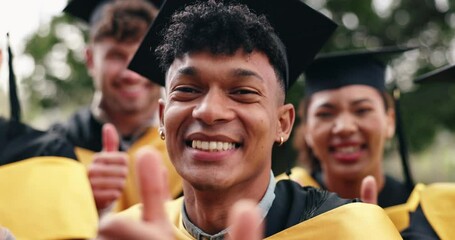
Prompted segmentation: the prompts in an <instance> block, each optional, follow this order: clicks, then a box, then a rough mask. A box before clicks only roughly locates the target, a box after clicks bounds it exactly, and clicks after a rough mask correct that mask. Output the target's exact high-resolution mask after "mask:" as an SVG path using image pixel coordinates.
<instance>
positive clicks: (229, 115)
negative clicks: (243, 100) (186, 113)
mask: <svg viewBox="0 0 455 240" xmlns="http://www.w3.org/2000/svg"><path fill="white" fill-rule="evenodd" d="M192 116H193V117H194V118H195V119H198V120H200V121H202V122H204V123H205V124H207V125H214V124H217V123H222V122H228V121H230V120H232V119H233V118H234V117H235V116H234V112H233V111H232V109H231V104H230V99H229V97H228V96H227V95H226V94H225V93H224V92H223V91H222V90H209V91H208V92H207V93H206V94H205V95H204V96H203V97H202V98H201V100H200V102H198V104H197V106H196V107H195V108H194V109H193V114H192Z"/></svg>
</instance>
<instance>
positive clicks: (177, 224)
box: [118, 197, 401, 240]
mask: <svg viewBox="0 0 455 240" xmlns="http://www.w3.org/2000/svg"><path fill="white" fill-rule="evenodd" d="M182 204H183V197H181V198H179V199H176V200H173V201H170V202H168V203H167V204H166V211H167V213H168V216H169V219H170V221H171V223H172V224H173V226H174V233H175V235H176V239H177V240H195V238H193V237H192V236H191V235H190V234H189V233H188V232H187V231H186V229H185V228H184V226H183V223H182V215H181V209H182ZM141 214H142V206H141V205H140V204H138V205H135V206H133V207H132V208H130V209H128V210H126V211H124V212H121V213H120V214H119V215H118V216H121V217H127V218H132V219H135V220H140V219H141ZM266 239H267V240H278V239H280V240H300V239H321V240H324V239H327V240H329V239H330V240H332V239H353V240H356V239H358V240H363V239H372V240H374V239H378V240H382V239H401V236H400V234H399V233H398V231H396V229H395V227H394V225H393V223H392V222H391V221H390V219H389V218H388V217H387V215H386V214H385V213H384V211H383V209H382V208H380V207H378V206H376V205H372V204H366V203H350V204H345V205H343V206H341V207H338V208H335V209H333V210H330V211H328V212H325V213H323V214H321V215H318V216H316V217H313V218H311V219H309V220H306V221H304V222H301V223H299V224H297V225H294V226H292V227H290V228H288V229H285V230H283V231H281V232H279V233H277V234H275V235H273V236H270V237H268V238H266Z"/></svg>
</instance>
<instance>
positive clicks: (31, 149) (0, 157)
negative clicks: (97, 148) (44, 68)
mask: <svg viewBox="0 0 455 240" xmlns="http://www.w3.org/2000/svg"><path fill="white" fill-rule="evenodd" d="M7 48H8V49H7V50H8V69H9V80H8V82H9V98H10V111H11V114H10V115H11V117H10V119H5V118H2V117H0V166H1V165H4V164H9V163H13V162H17V161H20V160H23V159H27V158H31V157H36V156H62V157H67V158H72V159H76V155H75V153H74V150H73V148H74V147H73V146H72V145H71V144H69V143H68V142H67V141H66V139H63V138H61V137H60V136H57V135H56V134H50V133H45V132H42V131H39V130H36V129H33V128H32V127H30V126H27V125H26V124H24V123H22V122H21V106H20V102H19V98H18V95H17V86H16V75H15V74H14V69H13V53H12V51H11V47H10V43H9V34H7Z"/></svg>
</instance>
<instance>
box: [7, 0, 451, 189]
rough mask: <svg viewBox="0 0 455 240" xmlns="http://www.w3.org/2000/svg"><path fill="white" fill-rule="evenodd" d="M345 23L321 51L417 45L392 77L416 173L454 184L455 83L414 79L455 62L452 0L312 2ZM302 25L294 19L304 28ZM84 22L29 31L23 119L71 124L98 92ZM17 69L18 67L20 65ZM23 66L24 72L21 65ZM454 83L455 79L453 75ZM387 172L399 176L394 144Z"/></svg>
mask: <svg viewBox="0 0 455 240" xmlns="http://www.w3.org/2000/svg"><path fill="white" fill-rule="evenodd" d="M305 2H306V3H308V4H309V5H310V6H312V7H313V8H315V9H317V10H319V11H321V12H323V13H324V14H326V15H327V16H328V17H330V18H332V19H333V20H334V21H336V22H337V23H338V24H339V28H338V29H337V31H336V33H335V34H334V35H333V37H332V38H331V39H330V41H329V43H328V44H327V45H326V46H325V47H324V49H323V52H329V51H335V50H347V49H357V48H375V47H380V46H391V45H403V46H404V45H407V46H410V45H412V46H419V48H418V50H416V51H411V52H408V53H405V54H403V55H402V56H400V57H398V58H396V59H394V60H393V61H392V62H391V63H390V64H391V67H390V73H391V74H390V76H392V77H391V79H394V82H395V83H396V84H397V86H398V87H399V88H400V90H401V91H402V98H401V106H400V108H401V110H402V115H403V120H404V122H405V133H406V137H407V142H408V144H409V149H410V150H411V156H410V160H411V169H412V172H413V174H414V178H415V179H417V180H418V181H422V182H427V183H428V182H435V181H455V174H454V172H455V137H454V136H455V135H454V131H455V84H453V85H452V84H448V83H446V84H428V85H422V86H418V85H415V84H414V83H413V82H412V79H413V78H415V77H416V76H418V75H420V74H422V73H425V72H428V71H430V70H433V69H436V68H439V67H442V66H444V65H447V64H453V63H455V1H452V0H418V1H416V0H363V1H359V0H306V1H305ZM298 25H299V23H294V26H295V27H298ZM86 30H87V29H86V26H84V25H83V24H80V23H78V22H77V21H73V20H72V19H70V18H69V17H67V16H63V15H58V16H56V17H54V18H53V19H52V21H50V22H49V23H46V24H41V25H40V27H39V29H38V30H37V31H36V32H35V33H33V34H32V35H30V36H29V37H28V38H27V40H26V43H25V46H24V48H23V52H21V53H20V57H21V58H23V59H27V60H28V61H29V62H30V65H31V66H33V67H32V69H31V70H30V71H28V73H26V74H24V75H23V77H22V78H21V79H19V80H20V91H21V92H20V97H21V101H22V103H23V105H24V109H23V115H24V120H25V121H26V122H28V123H30V124H32V125H33V126H35V127H37V128H40V129H46V128H47V127H48V126H49V125H50V124H51V123H53V122H55V121H65V120H66V119H67V118H68V117H69V115H70V114H71V113H72V112H73V111H75V109H77V108H78V107H80V106H82V105H86V104H89V102H90V101H91V96H92V93H93V86H92V83H91V80H90V77H89V76H88V74H87V71H86V69H85V66H84V41H85V40H86V38H87V35H86ZM16 69H17V67H16ZM17 70H19V69H17ZM454 83H455V79H454ZM4 86H5V85H3V87H2V89H1V91H0V106H6V107H1V108H0V115H3V116H7V115H8V107H7V106H8V104H7V103H8V102H7V94H6V93H5V88H4ZM303 88H304V79H300V80H299V81H298V83H297V84H296V85H295V86H294V87H293V88H292V90H291V91H290V94H289V96H288V101H289V102H292V103H295V104H297V103H298V100H299V99H300V98H301V96H302V91H303V90H302V89H303ZM291 142H292V140H290V141H288V142H287V143H286V144H285V145H284V146H282V147H280V148H277V149H275V152H274V162H273V168H274V171H275V173H280V172H283V171H284V170H285V168H286V166H287V164H288V162H289V163H290V164H294V163H293V159H295V152H294V151H293V149H292V144H291ZM389 145H390V148H389V149H388V150H387V158H386V160H385V167H386V171H387V172H389V173H390V174H392V175H395V176H397V177H398V178H400V177H401V167H400V164H399V157H398V154H397V151H396V147H395V146H396V143H395V142H394V141H393V142H391V143H390V144H389Z"/></svg>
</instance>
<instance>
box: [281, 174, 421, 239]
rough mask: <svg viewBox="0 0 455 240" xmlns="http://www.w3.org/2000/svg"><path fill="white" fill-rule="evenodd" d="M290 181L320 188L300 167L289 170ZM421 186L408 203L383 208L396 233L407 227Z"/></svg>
mask: <svg viewBox="0 0 455 240" xmlns="http://www.w3.org/2000/svg"><path fill="white" fill-rule="evenodd" d="M291 172H292V173H291V176H290V178H291V180H294V181H296V182H298V183H299V184H300V185H302V186H312V187H317V188H320V187H321V186H320V185H319V184H318V182H317V181H316V180H315V179H314V178H313V177H312V176H311V175H310V174H309V173H308V171H306V170H305V169H304V168H302V167H294V168H292V169H291ZM288 178H289V177H288V176H287V175H286V174H281V175H279V176H278V177H276V179H277V180H283V179H288ZM422 187H423V185H417V186H416V188H415V189H414V190H413V192H412V193H411V195H410V196H409V198H408V201H407V202H406V203H403V204H399V205H396V206H391V207H387V208H384V210H385V212H386V213H387V215H388V216H389V218H390V219H391V220H392V222H393V223H394V224H395V227H396V228H397V229H398V231H400V232H401V231H403V230H404V229H405V228H407V227H408V226H409V212H410V211H415V209H416V208H417V206H418V201H419V197H418V195H419V189H421V188H422Z"/></svg>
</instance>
